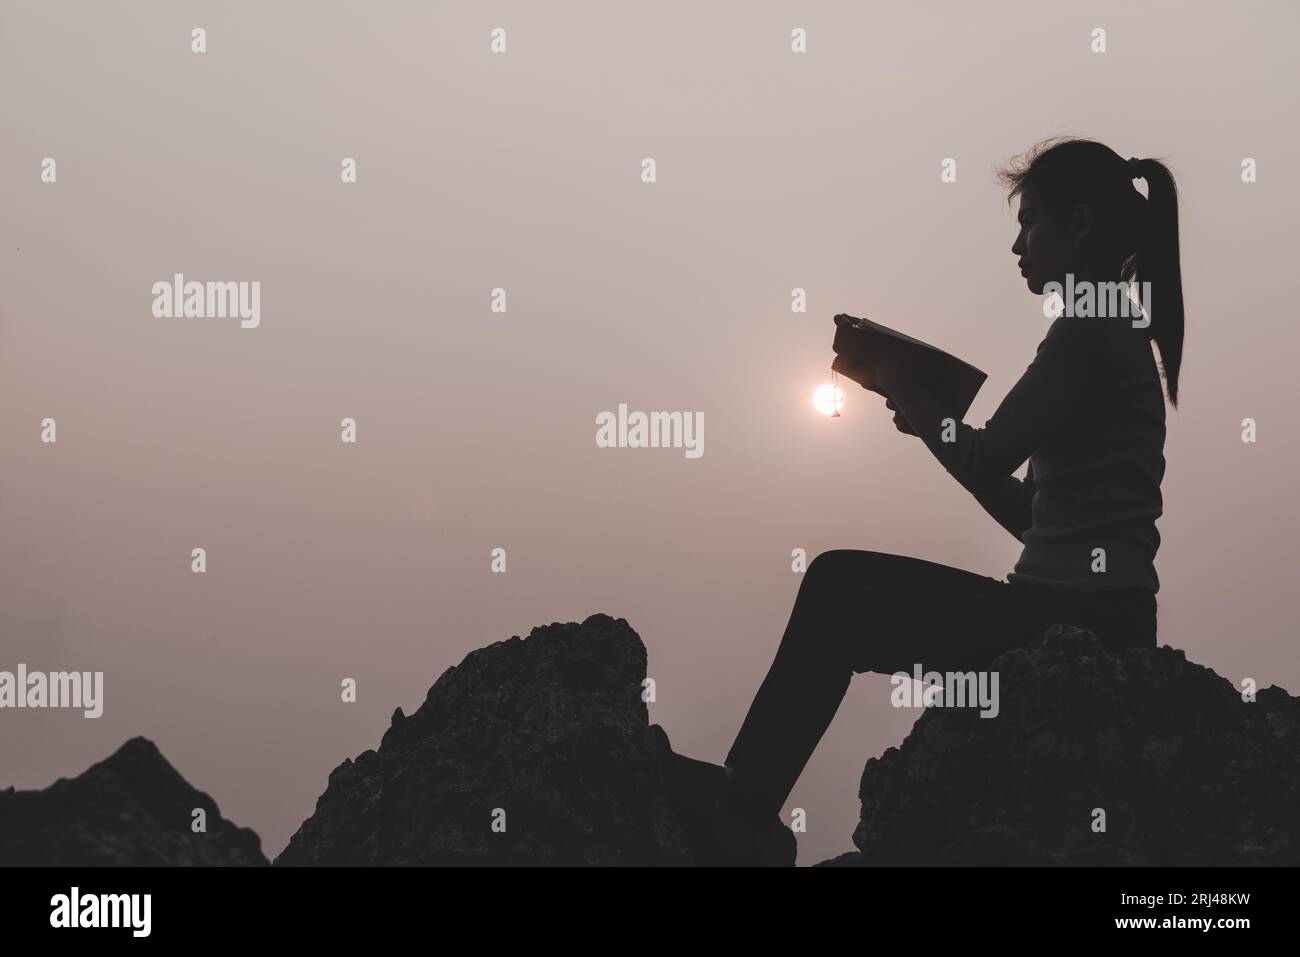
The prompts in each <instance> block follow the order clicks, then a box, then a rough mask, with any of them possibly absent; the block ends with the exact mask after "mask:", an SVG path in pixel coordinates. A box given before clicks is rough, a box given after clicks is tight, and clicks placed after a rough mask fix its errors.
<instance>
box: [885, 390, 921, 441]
mask: <svg viewBox="0 0 1300 957" xmlns="http://www.w3.org/2000/svg"><path fill="white" fill-rule="evenodd" d="M885 408H886V409H889V410H890V411H891V412H893V413H894V427H895V428H896V429H898V431H900V432H902V433H903V434H904V435H916V432H914V431H913V430H912V424H911V423H910V422H908V421H907V419H906V417H904V415H903V413H902V412H899V411H898V409H897V407H896V406H895V405H894V400H893V399H885Z"/></svg>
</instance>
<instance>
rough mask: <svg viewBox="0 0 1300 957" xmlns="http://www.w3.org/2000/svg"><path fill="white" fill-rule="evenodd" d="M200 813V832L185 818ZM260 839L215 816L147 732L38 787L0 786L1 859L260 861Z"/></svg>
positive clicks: (51, 862) (38, 862) (42, 862)
mask: <svg viewBox="0 0 1300 957" xmlns="http://www.w3.org/2000/svg"><path fill="white" fill-rule="evenodd" d="M195 808H202V809H203V811H204V813H205V814H206V826H207V830H206V832H205V833H200V834H196V833H194V831H193V830H192V827H191V824H192V822H193V820H194V818H193V813H194V810H195ZM267 863H268V862H267V860H266V857H265V856H264V855H263V854H262V842H261V840H260V839H259V838H258V836H257V835H256V834H255V833H254V832H253V831H251V830H249V829H248V828H244V827H236V826H235V825H234V824H232V823H231V822H230V821H227V820H226V819H225V818H223V817H222V816H221V812H220V811H219V810H217V805H216V802H215V801H213V800H212V798H210V797H208V795H206V794H204V793H203V792H202V791H197V790H195V789H194V788H193V787H191V786H190V784H189V782H187V781H186V780H185V779H184V778H183V777H181V775H180V774H179V773H178V772H177V771H176V769H175V768H173V767H172V766H171V765H170V764H168V763H167V759H166V758H164V757H163V756H162V754H161V753H160V752H159V750H158V748H157V746H155V745H154V743H153V742H152V741H149V740H148V739H146V738H132V739H131V740H130V741H127V742H126V743H125V744H124V745H122V746H121V747H120V748H118V749H117V751H116V752H114V753H113V754H112V755H111V756H110V757H108V758H107V759H106V760H103V761H100V762H99V763H98V764H96V765H93V766H92V767H90V768H88V769H87V770H86V771H85V772H83V773H82V774H81V775H79V776H78V777H75V778H73V779H71V780H69V779H67V778H60V779H59V780H58V781H55V782H54V783H53V784H51V785H50V786H49V787H48V788H46V789H45V790H43V791H16V790H14V789H13V788H8V789H7V790H4V791H0V865H3V866H14V865H35V866H100V865H113V866H154V865H171V866H187V865H265V864H267Z"/></svg>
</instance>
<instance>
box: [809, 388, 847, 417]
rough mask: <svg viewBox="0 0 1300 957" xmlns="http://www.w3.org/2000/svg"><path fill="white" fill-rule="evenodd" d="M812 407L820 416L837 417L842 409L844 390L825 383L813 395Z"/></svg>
mask: <svg viewBox="0 0 1300 957" xmlns="http://www.w3.org/2000/svg"><path fill="white" fill-rule="evenodd" d="M813 405H814V406H816V407H817V411H818V412H820V413H821V414H822V415H839V414H840V409H842V408H844V390H843V389H841V388H840V387H839V386H837V385H831V384H829V383H827V384H826V385H824V386H821V387H819V388H818V389H817V391H816V392H814V393H813Z"/></svg>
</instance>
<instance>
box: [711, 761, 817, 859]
mask: <svg viewBox="0 0 1300 957" xmlns="http://www.w3.org/2000/svg"><path fill="white" fill-rule="evenodd" d="M724 771H725V778H724V785H723V788H722V791H721V793H720V794H719V795H718V799H717V801H716V802H715V804H714V807H713V835H714V841H715V843H716V845H717V848H718V863H719V864H723V865H728V866H733V867H793V866H794V862H795V855H796V854H797V852H798V842H797V841H796V839H795V836H794V832H793V831H791V830H790V829H789V828H788V827H786V826H785V825H784V824H783V823H782V822H781V818H780V816H779V815H776V814H768V813H765V812H762V811H756V810H754V809H753V808H752V807H750V806H749V805H748V804H746V802H745V796H744V794H743V793H742V792H741V791H740V789H739V787H738V785H737V784H736V774H735V770H734V769H733V768H730V767H724Z"/></svg>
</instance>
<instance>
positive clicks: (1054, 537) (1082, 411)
mask: <svg viewBox="0 0 1300 957" xmlns="http://www.w3.org/2000/svg"><path fill="white" fill-rule="evenodd" d="M923 438H925V441H926V444H927V445H928V446H929V447H930V449H931V451H932V452H933V453H934V455H935V457H936V458H938V459H939V461H940V462H941V463H942V464H943V466H944V468H946V469H947V470H948V471H949V472H950V473H951V474H952V475H953V476H954V477H955V478H956V479H957V481H959V482H960V483H961V484H962V485H963V486H964V487H965V488H966V489H968V490H969V491H970V492H971V493H972V494H973V495H974V496H975V498H976V499H977V500H978V501H979V503H980V504H981V505H982V506H983V507H984V509H985V510H986V511H987V512H988V513H989V514H990V515H992V516H993V518H995V519H996V520H997V521H998V523H999V524H1001V525H1002V527H1003V528H1005V529H1006V530H1007V531H1009V532H1010V533H1011V534H1012V535H1015V536H1016V537H1017V538H1018V539H1020V540H1021V542H1023V544H1024V549H1023V551H1022V552H1021V555H1020V560H1019V561H1018V562H1017V563H1016V566H1015V570H1014V571H1013V572H1011V573H1010V574H1009V575H1008V576H1007V580H1008V581H1010V582H1012V583H1013V584H1016V583H1021V584H1037V585H1047V586H1055V587H1063V588H1071V589H1077V590H1086V591H1103V590H1111V589H1116V588H1127V587H1141V588H1147V589H1150V590H1151V591H1152V592H1156V591H1158V590H1159V588H1160V580H1159V577H1158V576H1157V575H1156V570H1155V564H1154V559H1155V555H1156V550H1157V549H1158V548H1159V546H1160V533H1159V532H1158V531H1157V530H1156V525H1155V522H1156V519H1157V518H1159V517H1160V515H1161V513H1162V508H1163V503H1162V499H1161V495H1160V482H1161V479H1162V478H1163V477H1164V471H1165V458H1164V440H1165V401H1164V393H1163V391H1162V389H1161V386H1160V378H1159V374H1158V371H1157V368H1156V363H1155V357H1154V356H1153V355H1152V350H1151V340H1150V338H1149V337H1148V335H1147V330H1145V329H1135V328H1133V326H1132V324H1131V322H1129V321H1126V320H1122V319H1115V318H1087V319H1086V318H1075V317H1067V316H1062V317H1060V318H1058V319H1056V320H1055V321H1054V322H1053V323H1052V325H1051V327H1050V328H1049V329H1048V331H1047V335H1046V336H1045V337H1044V339H1043V341H1042V342H1041V343H1040V344H1039V347H1038V352H1037V354H1036V356H1035V357H1034V360H1033V362H1032V363H1031V364H1030V365H1029V368H1028V369H1027V370H1026V371H1025V373H1024V375H1023V376H1021V378H1020V380H1019V381H1018V382H1017V383H1016V384H1015V386H1014V387H1013V388H1012V389H1011V391H1010V392H1009V393H1008V394H1007V396H1006V398H1004V399H1003V400H1002V403H1001V405H999V406H998V408H997V411H995V412H994V414H993V417H992V418H991V419H989V420H988V422H987V423H986V424H985V426H984V427H983V428H982V429H979V428H973V427H971V426H969V425H967V424H965V423H959V424H958V425H957V428H956V435H955V441H952V442H943V441H942V440H941V439H940V438H938V437H936V436H923ZM1026 459H1028V460H1029V468H1028V470H1027V472H1026V475H1025V478H1024V479H1023V480H1022V479H1019V478H1016V477H1015V476H1014V475H1013V474H1012V473H1013V472H1015V471H1016V469H1018V468H1019V467H1020V466H1021V465H1022V464H1023V463H1024V462H1025V460H1026ZM1098 549H1100V550H1101V551H1097V550H1098ZM1102 569H1104V571H1103V570H1102Z"/></svg>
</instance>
